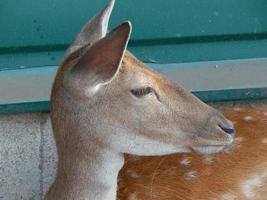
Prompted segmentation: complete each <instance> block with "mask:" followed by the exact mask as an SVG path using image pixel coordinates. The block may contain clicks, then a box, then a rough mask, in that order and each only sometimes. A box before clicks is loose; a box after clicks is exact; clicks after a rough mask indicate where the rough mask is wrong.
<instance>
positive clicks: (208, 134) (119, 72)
mask: <svg viewBox="0 0 267 200" xmlns="http://www.w3.org/2000/svg"><path fill="white" fill-rule="evenodd" d="M114 3H115V1H114V0H111V1H110V2H109V3H108V5H107V6H106V7H105V8H104V9H103V10H102V11H101V12H99V13H98V14H97V15H96V16H95V17H93V18H92V19H91V20H89V22H88V23H86V25H84V27H83V28H82V29H81V31H80V33H78V35H77V37H76V38H75V40H74V42H73V43H72V44H71V45H70V47H69V48H68V50H67V51H66V54H65V56H64V58H63V60H62V62H61V64H60V65H59V69H58V72H57V74H56V77H55V80H54V84H53V87H52V92H51V104H50V112H51V113H50V115H51V122H52V128H53V132H54V138H55V142H56V146H57V154H58V167H57V175H56V178H55V181H54V183H53V184H52V186H51V187H50V189H49V191H48V192H47V194H46V195H45V199H46V200H73V199H75V200H115V199H116V198H117V188H118V187H117V181H118V174H119V172H120V170H121V169H122V167H123V165H124V162H125V158H124V155H125V154H130V155H138V156H162V155H169V154H173V153H182V152H195V153H198V154H213V153H217V152H220V151H222V150H223V149H227V148H230V146H231V145H232V143H233V141H234V138H235V128H234V125H233V123H232V122H231V121H230V120H228V119H227V118H226V117H225V116H224V115H223V114H222V113H221V112H220V111H218V110H216V109H214V108H212V107H210V106H209V105H207V104H205V103H204V102H202V101H201V100H199V99H198V98H197V97H195V96H194V95H193V94H192V93H191V92H189V91H187V90H186V89H184V88H183V87H182V86H180V85H178V84H177V83H175V82H173V81H171V80H169V79H168V78H166V77H165V76H163V75H161V74H159V73H158V72H156V71H154V70H153V69H151V68H149V67H147V66H146V65H145V64H144V63H143V62H141V61H140V60H138V59H137V58H136V57H135V56H134V55H133V54H132V53H130V52H129V51H128V50H127V45H128V41H129V38H130V35H131V31H132V25H131V23H130V22H129V21H125V22H123V23H122V24H120V25H119V26H117V27H116V28H114V29H113V30H112V31H110V32H108V23H109V18H110V15H111V12H112V9H113V7H114Z"/></svg>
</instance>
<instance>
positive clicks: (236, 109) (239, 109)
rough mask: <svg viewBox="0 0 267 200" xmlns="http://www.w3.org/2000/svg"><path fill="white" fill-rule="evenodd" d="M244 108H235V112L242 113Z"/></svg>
mask: <svg viewBox="0 0 267 200" xmlns="http://www.w3.org/2000/svg"><path fill="white" fill-rule="evenodd" d="M241 110H242V108H234V111H241Z"/></svg>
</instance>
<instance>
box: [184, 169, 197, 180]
mask: <svg viewBox="0 0 267 200" xmlns="http://www.w3.org/2000/svg"><path fill="white" fill-rule="evenodd" d="M196 177H197V171H190V172H187V173H185V174H184V178H185V180H192V179H195V178H196Z"/></svg>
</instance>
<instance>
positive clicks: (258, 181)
mask: <svg viewBox="0 0 267 200" xmlns="http://www.w3.org/2000/svg"><path fill="white" fill-rule="evenodd" d="M265 178H267V172H266V173H264V174H262V175H256V176H253V177H252V178H250V179H248V180H246V181H244V182H243V183H241V188H242V191H243V193H244V195H245V196H246V197H247V198H248V199H254V197H255V195H256V191H255V189H257V188H259V187H261V186H262V184H263V181H264V179H265Z"/></svg>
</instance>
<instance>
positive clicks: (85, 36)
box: [63, 0, 115, 61]
mask: <svg viewBox="0 0 267 200" xmlns="http://www.w3.org/2000/svg"><path fill="white" fill-rule="evenodd" d="M114 3H115V0H110V2H109V4H108V5H107V6H106V7H105V8H104V9H103V10H102V11H101V12H99V13H98V14H97V15H96V16H94V17H93V18H92V19H91V20H90V21H89V22H87V23H86V24H85V25H84V27H83V28H82V30H81V31H80V33H79V34H78V35H77V36H76V38H75V40H74V42H73V43H72V44H71V45H70V47H69V48H68V49H67V51H66V54H65V57H64V59H63V61H64V60H65V59H67V58H68V57H69V56H70V55H71V54H72V53H74V52H76V51H77V50H79V49H81V48H83V47H85V46H91V45H92V44H94V43H95V42H97V41H98V40H100V39H101V38H103V37H105V36H106V34H107V30H108V23H109V18H110V15H111V12H112V10H113V7H114Z"/></svg>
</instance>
